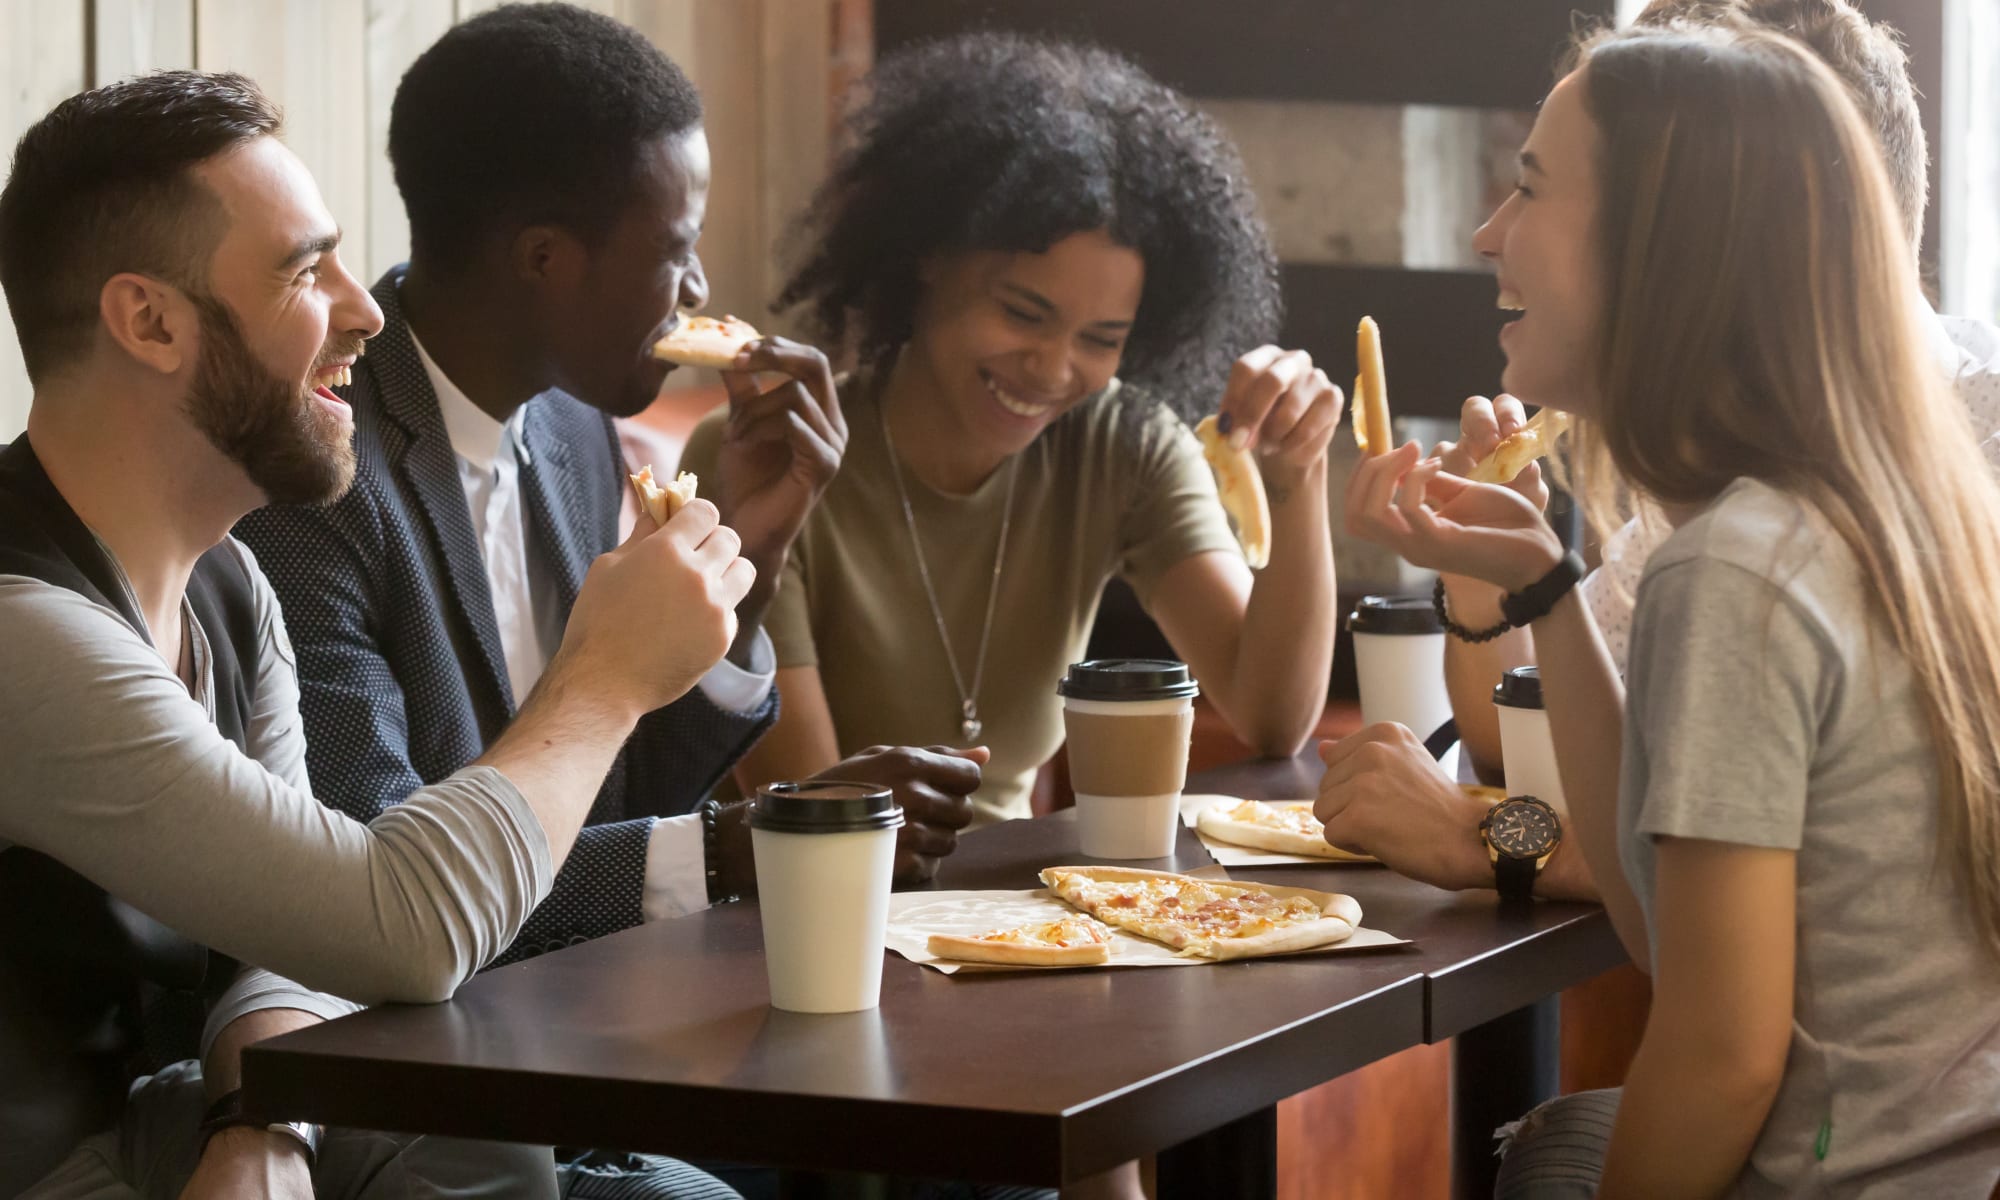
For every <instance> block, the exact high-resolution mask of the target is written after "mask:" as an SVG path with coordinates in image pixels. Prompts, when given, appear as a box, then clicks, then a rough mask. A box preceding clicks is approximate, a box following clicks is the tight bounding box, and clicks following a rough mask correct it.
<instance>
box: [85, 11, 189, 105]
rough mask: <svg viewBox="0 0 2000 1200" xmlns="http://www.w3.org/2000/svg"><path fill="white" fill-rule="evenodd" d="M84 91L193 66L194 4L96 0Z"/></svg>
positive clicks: (91, 25) (91, 23) (91, 24)
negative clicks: (85, 88)
mask: <svg viewBox="0 0 2000 1200" xmlns="http://www.w3.org/2000/svg"><path fill="white" fill-rule="evenodd" d="M92 8H93V10H94V11H93V13H92V17H91V22H90V33H91V53H92V55H93V60H92V63H91V70H90V79H89V80H88V85H89V86H91V87H97V86H98V85H100V84H106V83H112V82H115V81H116V80H120V79H123V78H125V77H126V76H128V75H137V74H140V73H141V72H145V71H166V70H178V69H185V68H187V67H192V66H193V65H194V0H95V3H94V4H93V6H92Z"/></svg>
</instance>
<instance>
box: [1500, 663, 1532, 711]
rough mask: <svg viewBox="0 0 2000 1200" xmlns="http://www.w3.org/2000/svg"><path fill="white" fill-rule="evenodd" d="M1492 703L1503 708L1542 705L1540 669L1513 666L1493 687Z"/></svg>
mask: <svg viewBox="0 0 2000 1200" xmlns="http://www.w3.org/2000/svg"><path fill="white" fill-rule="evenodd" d="M1493 703H1495V704H1498V705H1500V706H1501V707H1503V708H1541V707H1542V669H1541V668H1540V667H1515V668H1514V669H1513V670H1511V671H1509V672H1507V673H1506V674H1505V675H1502V676H1501V677H1500V682H1499V683H1498V684H1496V685H1495V686H1494V688H1493Z"/></svg>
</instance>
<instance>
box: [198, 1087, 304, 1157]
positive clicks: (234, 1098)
mask: <svg viewBox="0 0 2000 1200" xmlns="http://www.w3.org/2000/svg"><path fill="white" fill-rule="evenodd" d="M239 1126H241V1127H245V1128H249V1129H262V1130H264V1131H265V1132H267V1133H281V1134H284V1135H285V1136H287V1137H291V1138H295V1139H297V1140H298V1143H299V1144H300V1145H301V1146H304V1147H305V1151H306V1164H307V1165H308V1166H315V1165H317V1164H318V1162H319V1144H320V1139H321V1137H322V1136H323V1135H324V1133H325V1130H324V1129H322V1128H321V1127H320V1126H318V1125H314V1124H311V1123H309V1122H305V1121H273V1120H271V1119H269V1118H268V1117H260V1116H256V1115H254V1114H252V1113H249V1112H246V1111H245V1110H244V1108H243V1089H242V1088H236V1089H235V1090H233V1091H229V1092H224V1093H223V1094H222V1096H221V1097H219V1098H218V1099H217V1100H216V1101H215V1103H213V1104H211V1105H209V1106H208V1110H207V1111H206V1112H204V1113H203V1114H202V1117H201V1125H200V1126H199V1127H198V1131H199V1133H200V1135H201V1142H200V1145H199V1146H198V1147H197V1153H200V1152H202V1151H206V1150H207V1149H208V1143H209V1139H211V1138H213V1137H214V1136H215V1135H216V1134H218V1133H221V1132H222V1131H223V1130H225V1129H234V1128H237V1127H239Z"/></svg>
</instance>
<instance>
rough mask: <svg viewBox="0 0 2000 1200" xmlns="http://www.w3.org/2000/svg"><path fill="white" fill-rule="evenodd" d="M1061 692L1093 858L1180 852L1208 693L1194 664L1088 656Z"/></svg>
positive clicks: (1081, 820) (1085, 847) (1080, 822)
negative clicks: (1193, 744)
mask: <svg viewBox="0 0 2000 1200" xmlns="http://www.w3.org/2000/svg"><path fill="white" fill-rule="evenodd" d="M1056 691H1057V692H1058V693H1059V694H1060V695H1061V696H1062V698H1063V726H1064V729H1065V731H1066V732H1067V735H1068V746H1069V774H1070V785H1071V787H1072V788H1074V790H1075V791H1076V818H1077V836H1078V842H1079V848H1080V849H1081V850H1082V851H1083V853H1084V854H1085V855H1086V856H1088V857H1090V858H1110V859H1140V858H1166V857H1168V856H1170V855H1172V854H1173V852H1174V843H1175V840H1176V839H1177V838H1178V837H1179V835H1180V802H1181V789H1182V788H1183V787H1184V786H1185V785H1186V783H1187V760H1188V742H1189V740H1190V739H1191V738H1192V736H1193V733H1194V698H1195V696H1196V695H1197V694H1198V693H1199V691H1200V689H1199V688H1198V687H1196V685H1195V682H1194V680H1193V679H1191V678H1189V676H1188V669H1187V664H1185V663H1179V662H1173V661H1170V660H1166V659H1141V658H1120V659H1095V660H1092V661H1089V662H1080V663H1076V664H1074V665H1073V666H1071V667H1070V669H1069V671H1068V673H1067V674H1065V675H1064V676H1063V679H1062V682H1061V683H1059V684H1057V685H1056Z"/></svg>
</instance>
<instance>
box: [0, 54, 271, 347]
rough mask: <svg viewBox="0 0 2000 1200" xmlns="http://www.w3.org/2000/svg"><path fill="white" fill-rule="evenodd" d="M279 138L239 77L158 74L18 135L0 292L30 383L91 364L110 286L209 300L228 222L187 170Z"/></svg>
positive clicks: (1, 245)
mask: <svg viewBox="0 0 2000 1200" xmlns="http://www.w3.org/2000/svg"><path fill="white" fill-rule="evenodd" d="M279 128H280V117H279V115H278V110H277V109H276V108H275V107H273V106H272V104H271V102H270V101H269V100H267V99H265V98H264V94H263V93H262V92H261V91H259V90H258V89H257V85H256V84H254V83H252V82H251V81H250V80H248V79H245V78H244V77H243V76H241V75H235V74H206V73H202V72H198V71H160V72H156V73H154V74H151V75H141V76H138V77H137V78H133V79H127V80H124V81H122V82H119V83H114V84H109V85H107V86H105V87H101V88H94V89H92V90H90V91H87V92H82V93H80V94H78V95H75V96H71V97H70V98H69V99H67V100H65V101H63V102H62V103H61V104H58V105H57V106H56V107H55V109H54V110H53V111H51V112H50V113H49V115H48V116H46V117H43V118H42V119H41V120H40V121H37V122H36V123H35V124H34V126H33V128H31V129H29V130H28V132H27V133H25V134H23V135H22V137H21V140H20V142H19V144H17V145H16V146H15V147H14V165H13V170H12V172H11V173H10V174H9V175H8V177H7V187H6V190H5V191H0V289H4V290H5V292H6V296H7V308H8V311H9V312H10V313H11V314H12V315H13V318H14V330H15V332H16V334H17V335H18V336H19V337H20V340H21V357H22V359H23V361H25V363H26V364H27V368H28V379H29V381H30V382H40V381H41V379H42V378H43V377H45V376H46V375H47V374H48V373H49V372H51V371H53V370H55V369H56V368H58V367H61V366H63V365H65V364H66V363H69V362H72V361H74V360H76V359H78V358H81V357H82V356H83V355H84V354H85V353H86V352H87V351H88V350H89V348H90V341H91V336H92V333H93V332H94V331H95V329H96V327H97V304H98V295H99V293H101V292H102V291H103V288H104V284H105V281H106V280H108V279H110V278H111V277H112V276H114V275H118V274H120V273H123V272H126V271H132V272H136V273H138V274H142V275H148V276H151V277H153V278H155V279H159V280H162V281H163V282H166V283H171V284H173V285H175V286H176V287H182V288H185V289H188V290H191V291H196V292H200V291H203V290H205V287H206V284H207V279H208V260H209V258H210V257H211V256H212V255H213V254H214V252H215V246H216V243H217V242H218V241H220V240H221V237H222V232H223V221H224V218H223V213H222V203H221V201H220V200H219V199H218V198H217V197H216V195H215V193H214V192H212V191H210V190H209V189H208V188H207V187H206V186H204V185H203V184H202V183H201V182H200V181H199V180H198V179H196V178H195V176H194V174H193V168H194V167H195V166H196V165H198V164H199V163H201V162H203V161H205V160H207V159H210V158H213V157H214V156H215V155H217V154H220V153H222V152H223V151H225V150H228V149H230V148H231V147H233V146H237V145H240V144H242V143H244V142H247V141H250V140H252V139H254V138H258V137H262V136H266V135H275V134H276V133H277V132H278V130H279Z"/></svg>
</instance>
